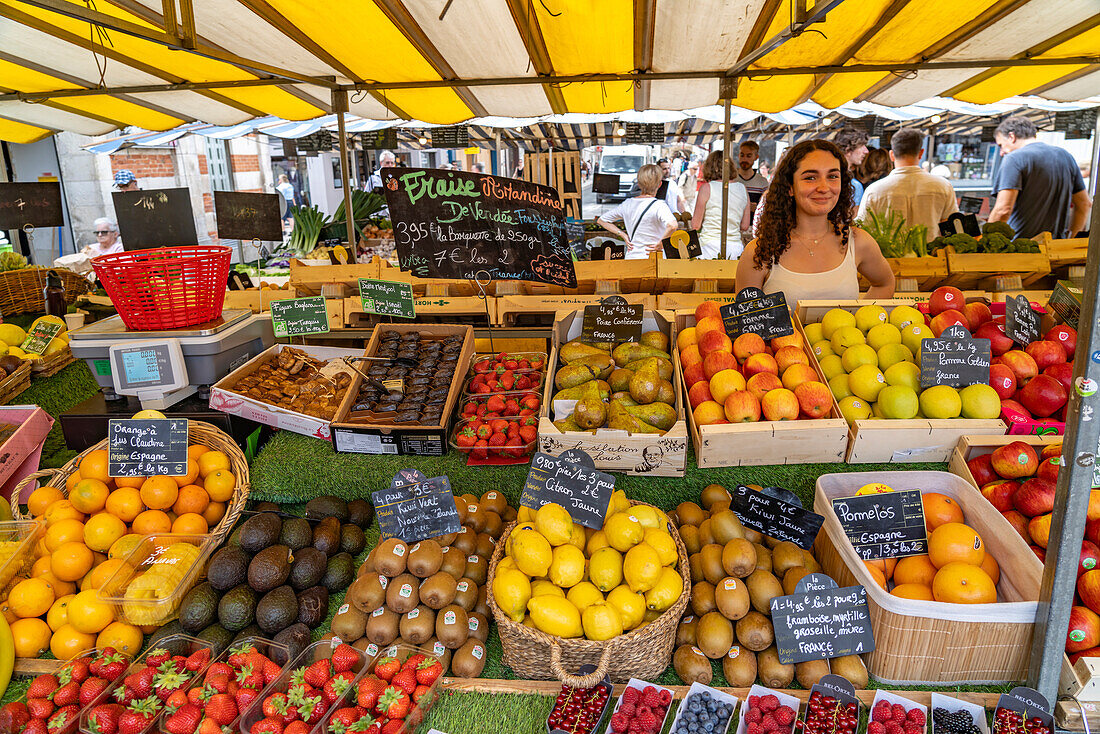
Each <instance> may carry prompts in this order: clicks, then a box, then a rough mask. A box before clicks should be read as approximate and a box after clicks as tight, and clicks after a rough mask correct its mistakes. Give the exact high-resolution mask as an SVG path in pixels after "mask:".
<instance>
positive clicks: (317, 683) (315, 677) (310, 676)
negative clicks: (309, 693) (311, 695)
mask: <svg viewBox="0 0 1100 734" xmlns="http://www.w3.org/2000/svg"><path fill="white" fill-rule="evenodd" d="M331 677H332V663H331V662H330V661H329V660H328V659H327V658H326V659H324V660H318V661H317V662H315V663H313V664H312V665H310V666H309V667H308V668H306V673H305V681H306V683H309V684H310V685H311V686H313V687H314V688H322V687H323V686H324V685H325V683H328V680H329V678H331Z"/></svg>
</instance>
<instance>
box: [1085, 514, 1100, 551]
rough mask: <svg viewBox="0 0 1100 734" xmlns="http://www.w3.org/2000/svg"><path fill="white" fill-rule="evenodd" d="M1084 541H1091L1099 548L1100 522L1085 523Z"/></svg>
mask: <svg viewBox="0 0 1100 734" xmlns="http://www.w3.org/2000/svg"><path fill="white" fill-rule="evenodd" d="M1085 540H1091V541H1092V542H1093V543H1095V544H1096V545H1097V546H1100V520H1086V521H1085Z"/></svg>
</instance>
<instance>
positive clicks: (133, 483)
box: [115, 477, 148, 489]
mask: <svg viewBox="0 0 1100 734" xmlns="http://www.w3.org/2000/svg"><path fill="white" fill-rule="evenodd" d="M146 479H148V477H115V486H116V487H133V488H134V489H141V485H142V484H144V483H145V480H146Z"/></svg>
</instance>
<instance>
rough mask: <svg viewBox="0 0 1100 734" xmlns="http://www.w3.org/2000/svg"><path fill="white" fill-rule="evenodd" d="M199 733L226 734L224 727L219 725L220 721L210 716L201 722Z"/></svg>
mask: <svg viewBox="0 0 1100 734" xmlns="http://www.w3.org/2000/svg"><path fill="white" fill-rule="evenodd" d="M197 734H224V732H222V728H221V727H220V726H218V722H216V721H214V720H213V719H209V718H208V719H203V720H202V721H200V722H199V730H198V733H197Z"/></svg>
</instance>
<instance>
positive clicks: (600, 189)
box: [592, 173, 619, 194]
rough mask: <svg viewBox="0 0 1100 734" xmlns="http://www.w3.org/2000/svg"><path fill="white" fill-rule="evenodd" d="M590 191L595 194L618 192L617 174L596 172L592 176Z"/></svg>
mask: <svg viewBox="0 0 1100 734" xmlns="http://www.w3.org/2000/svg"><path fill="white" fill-rule="evenodd" d="M592 192H593V193H596V194H617V193H619V174H617V173H597V174H595V175H594V176H593V177H592Z"/></svg>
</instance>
